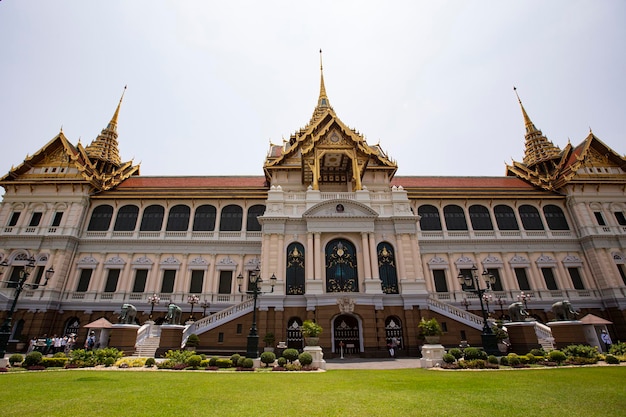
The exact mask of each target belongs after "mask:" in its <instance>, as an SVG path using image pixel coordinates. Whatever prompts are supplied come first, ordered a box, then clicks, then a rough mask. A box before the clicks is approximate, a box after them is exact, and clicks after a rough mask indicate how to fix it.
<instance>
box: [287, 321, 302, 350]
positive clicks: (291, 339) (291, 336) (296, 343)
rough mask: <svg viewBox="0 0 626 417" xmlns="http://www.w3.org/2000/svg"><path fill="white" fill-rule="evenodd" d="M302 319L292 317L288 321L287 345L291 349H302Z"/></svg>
mask: <svg viewBox="0 0 626 417" xmlns="http://www.w3.org/2000/svg"><path fill="white" fill-rule="evenodd" d="M301 328H302V319H301V318H300V317H292V318H290V319H289V320H288V321H287V347H288V348H291V349H302V347H303V346H304V345H303V340H302V331H301Z"/></svg>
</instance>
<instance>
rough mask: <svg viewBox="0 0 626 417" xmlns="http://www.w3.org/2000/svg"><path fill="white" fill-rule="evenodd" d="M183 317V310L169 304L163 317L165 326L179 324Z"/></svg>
mask: <svg viewBox="0 0 626 417" xmlns="http://www.w3.org/2000/svg"><path fill="white" fill-rule="evenodd" d="M182 315H183V310H182V309H181V308H180V307H178V306H177V305H176V304H174V303H170V305H169V306H168V307H167V315H166V316H165V323H166V324H180V318H181V317H182Z"/></svg>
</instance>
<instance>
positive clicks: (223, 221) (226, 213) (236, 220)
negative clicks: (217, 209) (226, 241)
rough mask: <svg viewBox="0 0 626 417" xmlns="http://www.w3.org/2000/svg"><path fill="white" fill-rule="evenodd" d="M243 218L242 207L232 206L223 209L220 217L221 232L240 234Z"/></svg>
mask: <svg viewBox="0 0 626 417" xmlns="http://www.w3.org/2000/svg"><path fill="white" fill-rule="evenodd" d="M242 218H243V210H242V209H241V207H239V206H237V205H234V204H231V205H228V206H226V207H224V208H223V209H222V216H221V217H220V232H239V231H241V220H242Z"/></svg>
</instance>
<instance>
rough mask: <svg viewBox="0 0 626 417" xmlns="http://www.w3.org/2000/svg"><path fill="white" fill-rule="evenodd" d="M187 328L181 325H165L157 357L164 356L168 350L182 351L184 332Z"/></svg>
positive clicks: (162, 328)
mask: <svg viewBox="0 0 626 417" xmlns="http://www.w3.org/2000/svg"><path fill="white" fill-rule="evenodd" d="M184 330H185V326H183V325H180V324H164V325H162V326H161V338H160V340H159V348H158V349H157V351H156V353H155V355H154V356H155V357H157V358H158V357H160V356H163V355H164V354H165V353H166V352H167V351H168V350H179V349H182V348H181V345H182V344H183V331H184Z"/></svg>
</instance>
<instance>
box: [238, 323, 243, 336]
mask: <svg viewBox="0 0 626 417" xmlns="http://www.w3.org/2000/svg"><path fill="white" fill-rule="evenodd" d="M241 333H243V324H241V323H237V334H241Z"/></svg>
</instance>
